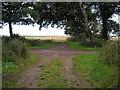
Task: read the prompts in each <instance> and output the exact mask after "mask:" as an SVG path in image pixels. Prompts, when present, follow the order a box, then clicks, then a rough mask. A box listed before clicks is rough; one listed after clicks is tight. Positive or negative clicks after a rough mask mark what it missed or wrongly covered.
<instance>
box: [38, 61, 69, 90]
mask: <svg viewBox="0 0 120 90" xmlns="http://www.w3.org/2000/svg"><path fill="white" fill-rule="evenodd" d="M61 67H62V63H61V62H60V61H59V60H53V61H52V62H51V63H50V64H48V65H47V66H42V67H41V68H42V69H43V72H42V74H41V75H40V76H39V82H38V85H39V86H40V87H42V88H66V87H67V86H68V85H67V83H66V80H65V79H64V78H63V77H62V76H61V73H62V68H61Z"/></svg>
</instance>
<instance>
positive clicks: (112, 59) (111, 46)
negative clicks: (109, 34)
mask: <svg viewBox="0 0 120 90" xmlns="http://www.w3.org/2000/svg"><path fill="white" fill-rule="evenodd" d="M119 45H120V42H119V41H108V42H106V44H105V45H104V46H103V48H102V49H101V52H100V55H99V56H100V57H101V58H102V59H103V60H105V61H106V62H107V63H108V64H109V65H110V66H111V65H115V66H118V59H119V58H118V53H120V50H119V49H118V48H119V47H120V46H119Z"/></svg>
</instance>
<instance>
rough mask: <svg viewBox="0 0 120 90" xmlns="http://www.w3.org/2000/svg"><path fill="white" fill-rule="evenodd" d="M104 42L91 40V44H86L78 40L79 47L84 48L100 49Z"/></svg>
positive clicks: (84, 41)
mask: <svg viewBox="0 0 120 90" xmlns="http://www.w3.org/2000/svg"><path fill="white" fill-rule="evenodd" d="M103 43H104V41H103V40H101V39H97V38H96V39H93V40H92V41H91V42H87V41H86V40H80V45H82V46H86V47H102V45H103Z"/></svg>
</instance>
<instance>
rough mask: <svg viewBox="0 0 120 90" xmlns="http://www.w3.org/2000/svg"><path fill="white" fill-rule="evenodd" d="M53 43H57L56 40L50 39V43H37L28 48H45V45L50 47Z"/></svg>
mask: <svg viewBox="0 0 120 90" xmlns="http://www.w3.org/2000/svg"><path fill="white" fill-rule="evenodd" d="M55 43H57V42H55V41H52V42H50V43H42V44H41V45H39V46H29V48H46V47H52V46H54V45H55Z"/></svg>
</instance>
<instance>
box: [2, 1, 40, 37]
mask: <svg viewBox="0 0 120 90" xmlns="http://www.w3.org/2000/svg"><path fill="white" fill-rule="evenodd" d="M32 6H33V3H30V2H29V3H28V2H27V3H25V2H2V24H5V23H8V24H9V32H10V36H11V38H13V31H12V24H19V25H20V24H32V23H35V20H36V18H37V16H38V14H37V12H36V11H34V10H33V9H32Z"/></svg>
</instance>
